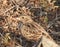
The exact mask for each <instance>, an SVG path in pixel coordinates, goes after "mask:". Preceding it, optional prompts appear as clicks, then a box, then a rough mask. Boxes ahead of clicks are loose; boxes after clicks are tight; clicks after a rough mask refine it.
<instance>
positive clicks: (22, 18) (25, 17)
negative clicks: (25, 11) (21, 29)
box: [17, 16, 33, 23]
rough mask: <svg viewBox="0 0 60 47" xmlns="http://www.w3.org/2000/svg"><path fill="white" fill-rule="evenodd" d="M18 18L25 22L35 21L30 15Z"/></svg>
mask: <svg viewBox="0 0 60 47" xmlns="http://www.w3.org/2000/svg"><path fill="white" fill-rule="evenodd" d="M17 20H18V21H21V22H23V23H31V22H32V21H33V20H32V19H31V17H30V16H20V17H19V18H17Z"/></svg>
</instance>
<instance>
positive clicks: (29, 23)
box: [16, 16, 52, 42]
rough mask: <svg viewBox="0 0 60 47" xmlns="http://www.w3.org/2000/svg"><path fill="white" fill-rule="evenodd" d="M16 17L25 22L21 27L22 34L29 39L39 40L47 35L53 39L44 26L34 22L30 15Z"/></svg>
mask: <svg viewBox="0 0 60 47" xmlns="http://www.w3.org/2000/svg"><path fill="white" fill-rule="evenodd" d="M16 19H17V20H18V21H20V22H22V23H23V26H22V27H21V35H22V36H23V37H25V38H26V39H27V40H28V41H36V42H37V41H39V39H40V38H41V37H42V36H46V37H47V38H49V39H52V38H51V37H50V36H49V34H48V33H47V32H46V31H45V30H44V28H43V27H42V26H41V25H39V24H37V23H36V22H34V21H33V20H32V19H31V17H30V16H20V17H19V18H16Z"/></svg>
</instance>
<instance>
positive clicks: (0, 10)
mask: <svg viewBox="0 0 60 47" xmlns="http://www.w3.org/2000/svg"><path fill="white" fill-rule="evenodd" d="M55 3H56V2H55V0H53V1H50V0H46V1H45V0H0V47H22V46H24V47H32V46H33V45H34V42H32V40H31V41H28V40H27V39H26V38H25V37H24V36H23V35H24V33H23V34H21V32H20V29H21V28H22V26H23V25H24V24H23V23H22V22H21V21H20V22H19V18H20V16H27V20H26V21H25V19H24V17H22V18H23V19H24V20H22V21H23V22H24V23H26V22H27V21H28V20H29V16H30V17H31V19H32V20H33V21H34V22H35V23H37V24H38V25H41V26H42V27H43V28H44V29H45V30H46V31H47V32H48V33H49V35H50V36H51V37H52V39H53V40H54V41H55V42H56V43H57V44H58V45H60V6H59V5H57V6H56V4H55ZM32 20H31V21H32ZM28 22H30V21H28ZM28 25H29V24H28ZM32 25H34V24H33V23H32ZM32 27H33V26H32ZM32 27H31V28H32ZM38 27H39V26H38ZM26 28H27V27H26ZM34 29H35V28H34ZM22 30H23V29H22ZM31 30H32V29H31ZM25 33H27V32H25ZM37 34H38V33H37ZM41 47H42V46H41Z"/></svg>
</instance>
